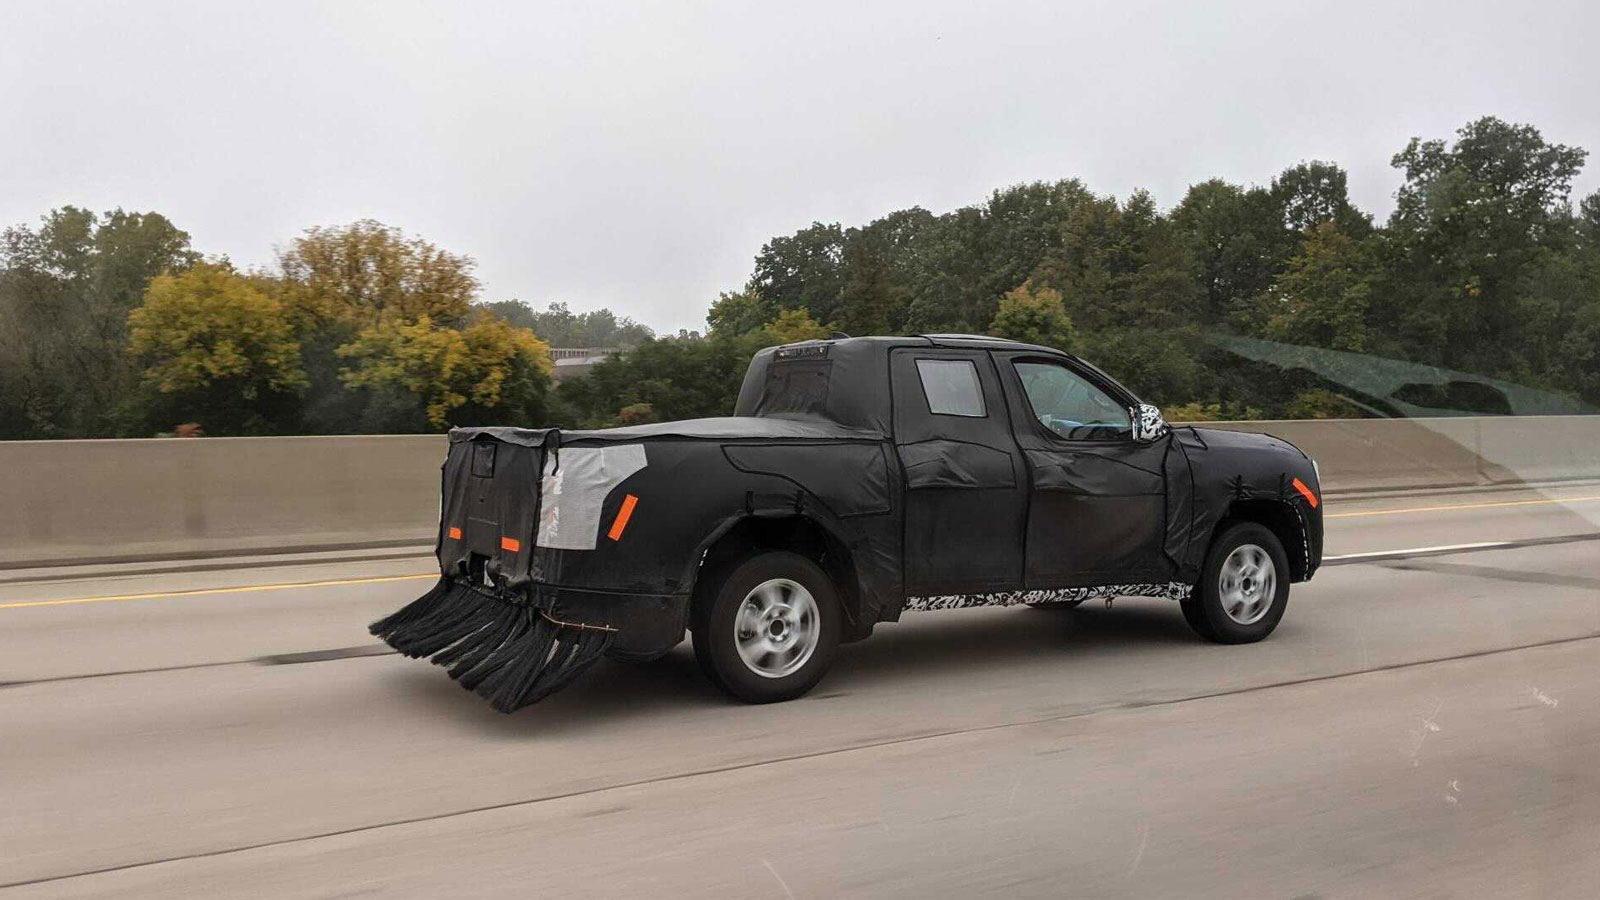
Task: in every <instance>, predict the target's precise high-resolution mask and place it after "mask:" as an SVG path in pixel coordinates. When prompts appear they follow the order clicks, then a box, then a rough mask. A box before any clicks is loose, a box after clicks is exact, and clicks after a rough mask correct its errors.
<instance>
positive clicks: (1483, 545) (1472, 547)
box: [1322, 541, 1514, 562]
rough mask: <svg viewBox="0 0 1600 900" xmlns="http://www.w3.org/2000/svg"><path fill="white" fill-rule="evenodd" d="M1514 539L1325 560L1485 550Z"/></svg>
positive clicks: (1503, 545)
mask: <svg viewBox="0 0 1600 900" xmlns="http://www.w3.org/2000/svg"><path fill="white" fill-rule="evenodd" d="M1513 543H1514V542H1513V541H1480V542H1478V543H1476V544H1440V545H1439V546H1437V547H1408V548H1406V549H1404V550H1371V551H1368V552H1366V553H1345V554H1343V555H1341V556H1324V557H1323V558H1322V561H1323V562H1333V561H1335V560H1341V559H1382V558H1384V557H1387V556H1416V555H1419V554H1422V553H1448V552H1451V551H1455V550H1484V549H1487V548H1489V547H1509V546H1511V545H1512V544H1513Z"/></svg>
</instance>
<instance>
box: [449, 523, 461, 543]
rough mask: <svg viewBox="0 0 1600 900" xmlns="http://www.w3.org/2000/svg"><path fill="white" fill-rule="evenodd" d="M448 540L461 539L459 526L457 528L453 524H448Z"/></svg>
mask: <svg viewBox="0 0 1600 900" xmlns="http://www.w3.org/2000/svg"><path fill="white" fill-rule="evenodd" d="M450 540H452V541H459V540H461V529H459V528H457V527H455V526H453V525H452V526H450Z"/></svg>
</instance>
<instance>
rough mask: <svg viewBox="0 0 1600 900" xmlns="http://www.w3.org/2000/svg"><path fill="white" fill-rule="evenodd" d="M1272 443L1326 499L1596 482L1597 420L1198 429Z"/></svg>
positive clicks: (1599, 464) (1599, 456) (1302, 423)
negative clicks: (1312, 477) (1308, 465)
mask: <svg viewBox="0 0 1600 900" xmlns="http://www.w3.org/2000/svg"><path fill="white" fill-rule="evenodd" d="M1199 424H1201V425H1203V426H1205V427H1208V428H1225V429H1228V430H1230V431H1250V432H1264V433H1266V434H1272V435H1276V436H1277V437H1281V438H1283V439H1284V440H1286V441H1289V442H1291V443H1293V444H1294V445H1295V446H1297V447H1299V448H1300V449H1302V450H1304V451H1306V452H1307V453H1309V454H1311V456H1312V457H1313V458H1315V459H1316V460H1317V464H1318V465H1319V466H1320V467H1321V469H1322V479H1323V483H1324V487H1325V489H1326V490H1328V491H1330V492H1334V493H1344V492H1355V491H1375V490H1399V489H1407V488H1447V487H1466V486H1471V485H1494V484H1515V483H1518V482H1524V481H1551V480H1561V479H1570V478H1600V416H1492V417H1489V416H1486V417H1460V418H1440V419H1303V420H1293V421H1268V422H1261V421H1257V422H1203V423H1199Z"/></svg>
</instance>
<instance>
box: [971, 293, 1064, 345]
mask: <svg viewBox="0 0 1600 900" xmlns="http://www.w3.org/2000/svg"><path fill="white" fill-rule="evenodd" d="M989 333H990V334H992V335H994V336H996V337H1004V338H1011V339H1012V340H1017V341H1027V342H1028V343H1030V344H1039V345H1041V346H1045V347H1055V348H1057V349H1059V350H1071V349H1072V346H1073V344H1075V343H1077V339H1078V338H1077V331H1076V330H1075V329H1074V328H1073V327H1072V319H1071V318H1070V317H1068V316H1067V310H1066V306H1065V305H1064V304H1063V303H1062V302H1061V292H1060V291H1058V290H1055V289H1054V288H1036V287H1034V285H1033V283H1032V282H1028V281H1025V282H1023V283H1022V285H1021V286H1020V287H1018V288H1016V289H1015V290H1011V291H1007V292H1006V295H1005V296H1004V297H1001V298H1000V308H999V310H998V311H997V312H996V313H995V314H994V321H993V322H991V323H990V324H989Z"/></svg>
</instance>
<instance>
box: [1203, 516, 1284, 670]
mask: <svg viewBox="0 0 1600 900" xmlns="http://www.w3.org/2000/svg"><path fill="white" fill-rule="evenodd" d="M1288 605H1289V558H1288V556H1287V555H1286V554H1285V553H1284V552H1283V544H1282V543H1281V542H1280V541H1279V540H1278V536H1277V535H1275V534H1273V533H1272V531H1271V530H1270V529H1268V528H1267V527H1266V526H1264V525H1259V524H1257V523H1255V522H1239V523H1237V524H1234V525H1232V526H1228V527H1226V528H1225V529H1224V530H1223V531H1222V533H1221V534H1220V535H1219V536H1218V537H1217V539H1216V540H1215V541H1214V542H1213V543H1212V545H1211V550H1210V552H1209V553H1207V554H1206V564H1205V568H1204V569H1203V570H1202V572H1201V575H1200V584H1199V585H1198V586H1197V587H1196V589H1195V591H1194V592H1193V593H1192V594H1190V595H1189V598H1188V599H1187V600H1184V601H1183V617H1184V618H1185V619H1187V620H1188V622H1189V625H1190V626H1191V627H1192V628H1194V630H1195V631H1196V632H1199V633H1200V635H1201V636H1203V637H1206V638H1209V639H1211V640H1213V641H1217V642H1218V643H1222V644H1248V643H1251V642H1253V641H1259V640H1261V639H1262V638H1264V637H1266V636H1267V635H1269V634H1271V633H1272V630H1273V629H1274V628H1277V627H1278V620H1280V619H1282V618H1283V612H1284V610H1285V609H1286V608H1287V607H1288Z"/></svg>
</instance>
